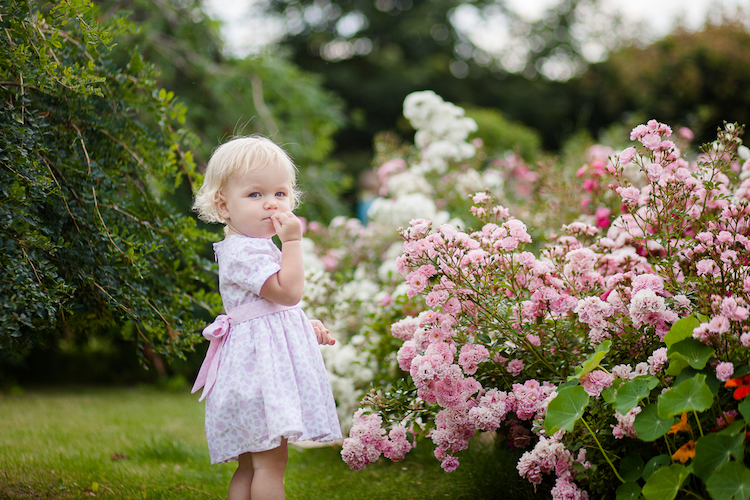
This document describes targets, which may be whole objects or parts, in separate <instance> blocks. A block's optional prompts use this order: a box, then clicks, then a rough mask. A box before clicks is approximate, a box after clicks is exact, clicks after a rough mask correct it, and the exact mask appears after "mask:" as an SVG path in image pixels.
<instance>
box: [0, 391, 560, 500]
mask: <svg viewBox="0 0 750 500" xmlns="http://www.w3.org/2000/svg"><path fill="white" fill-rule="evenodd" d="M339 452H340V448H339V447H333V446H326V447H321V448H308V449H298V448H295V447H290V450H289V466H288V467H287V473H286V480H285V484H286V492H287V498H288V499H290V500H293V499H305V500H307V499H352V500H355V499H356V500H359V499H363V500H368V499H372V500H375V499H393V498H397V499H440V498H451V499H482V498H485V499H488V500H489V499H492V498H503V499H520V498H527V497H528V498H530V497H531V494H530V493H531V492H532V490H530V488H529V485H528V483H525V482H524V481H521V480H520V479H519V478H518V475H517V474H516V472H515V460H517V457H512V456H508V455H498V453H497V452H496V451H495V450H494V447H492V446H486V445H477V446H474V447H473V448H472V449H471V450H469V451H467V452H464V453H462V454H460V455H459V458H460V459H461V463H462V465H461V467H459V469H458V471H456V472H454V473H452V474H447V473H445V472H443V471H442V469H440V465H439V462H438V461H437V460H435V459H434V458H433V457H432V456H431V449H429V447H428V446H427V445H425V446H420V447H418V448H417V449H416V450H413V451H412V452H410V454H409V455H408V456H407V459H406V460H404V461H403V462H399V463H393V462H390V461H388V460H386V459H384V458H381V459H380V460H379V461H378V462H377V463H375V464H371V465H370V466H369V467H368V468H367V469H365V470H364V471H360V472H354V471H351V470H350V469H349V468H348V466H347V465H346V464H345V463H344V462H343V461H342V460H341V457H340V455H339ZM234 468H235V466H234V465H232V464H224V465H215V466H211V465H210V464H209V459H208V449H207V446H206V438H205V435H204V433H203V404H202V403H198V395H197V394H195V395H191V394H188V391H187V390H185V391H182V392H179V393H172V392H161V391H158V390H155V389H151V388H81V389H71V388H65V389H43V390H33V391H27V392H26V393H24V394H21V395H15V396H3V395H0V499H38V498H53V499H70V498H90V497H100V498H112V499H210V498H217V499H219V498H226V490H227V486H228V484H229V479H230V478H231V476H232V473H233V472H234ZM545 496H547V495H545ZM535 498H539V497H538V496H535Z"/></svg>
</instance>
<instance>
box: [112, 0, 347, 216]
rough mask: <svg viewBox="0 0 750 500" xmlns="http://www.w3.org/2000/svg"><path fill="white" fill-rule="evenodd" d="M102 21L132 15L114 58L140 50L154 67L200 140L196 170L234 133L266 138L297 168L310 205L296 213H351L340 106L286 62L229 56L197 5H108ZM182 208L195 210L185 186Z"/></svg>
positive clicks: (193, 0)
mask: <svg viewBox="0 0 750 500" xmlns="http://www.w3.org/2000/svg"><path fill="white" fill-rule="evenodd" d="M101 7H102V14H103V16H104V17H111V16H114V15H117V14H118V13H121V14H120V15H127V18H128V19H129V20H131V21H132V22H133V23H134V25H135V26H136V27H137V29H135V30H131V31H128V32H125V33H123V34H122V35H120V37H118V39H117V42H118V43H119V47H116V48H115V49H114V51H113V53H112V57H113V58H114V59H115V60H116V61H118V62H120V63H122V64H126V63H127V59H128V58H129V57H130V56H129V55H128V51H127V50H123V49H122V48H135V49H137V50H138V52H139V53H140V54H141V57H142V58H143V59H144V60H145V61H148V62H149V63H151V64H153V65H154V67H155V69H156V72H157V73H156V79H157V82H158V84H159V85H160V86H162V87H164V88H166V89H169V90H171V91H173V92H174V93H175V95H176V96H178V99H179V101H180V102H181V103H184V104H185V105H186V106H187V111H186V113H185V127H186V128H188V129H190V130H191V131H192V132H193V133H194V134H195V135H196V136H197V137H198V138H199V141H198V142H197V143H196V147H195V148H194V152H195V155H196V163H197V165H198V169H199V170H200V169H201V168H202V165H203V164H204V163H205V162H206V161H207V160H208V158H209V156H210V154H211V151H212V150H213V149H214V148H215V147H216V146H218V145H219V144H220V143H221V142H224V141H226V140H227V139H228V138H230V137H231V136H233V135H237V134H252V133H257V134H262V135H265V136H268V137H271V138H273V139H274V140H275V141H276V142H278V143H280V144H283V145H284V146H285V148H286V149H287V150H288V151H289V152H290V154H291V155H292V157H293V158H294V160H295V163H297V165H298V166H299V168H300V175H299V183H300V185H301V187H302V189H303V190H304V191H305V193H306V196H305V203H303V204H302V206H301V207H300V210H299V214H300V215H302V216H303V217H306V218H308V219H314V220H320V221H328V220H330V219H331V218H332V217H334V216H335V215H339V214H341V213H343V212H344V211H345V210H346V208H345V207H344V206H343V204H342V203H341V201H340V199H339V195H340V192H341V190H342V189H345V188H346V187H347V186H348V185H349V184H350V181H349V180H348V178H347V175H346V172H345V170H344V168H343V166H342V165H341V164H337V163H335V162H333V161H331V160H330V158H329V154H330V152H331V151H332V150H333V149H334V147H335V144H334V139H333V136H334V133H335V132H336V131H337V130H338V129H339V128H340V127H341V126H342V125H343V123H344V117H343V113H342V107H343V103H342V102H341V100H340V99H339V98H338V97H336V96H335V95H334V94H333V93H332V92H330V91H329V90H325V89H323V88H322V86H321V85H320V77H319V76H317V75H314V74H312V73H310V72H306V71H303V70H301V69H300V68H298V67H297V66H296V65H294V64H293V63H291V62H290V61H289V60H288V59H287V58H285V57H284V56H283V55H281V54H279V53H276V52H273V51H269V52H268V53H266V54H261V55H255V56H252V57H246V58H235V57H231V56H228V55H226V54H225V52H224V50H223V48H224V42H223V40H222V39H221V37H220V36H219V25H218V23H217V22H216V21H213V20H211V19H210V18H209V17H208V16H207V15H206V14H205V12H204V10H203V5H202V2H201V1H200V0H185V1H181V2H168V1H165V0H156V1H151V0H103V1H101ZM179 194H180V197H181V199H180V200H179V201H180V203H178V205H179V206H182V207H183V208H187V207H189V206H190V205H191V203H190V202H189V199H190V197H191V195H192V193H191V192H190V190H189V189H187V186H185V187H183V189H182V190H180V192H179Z"/></svg>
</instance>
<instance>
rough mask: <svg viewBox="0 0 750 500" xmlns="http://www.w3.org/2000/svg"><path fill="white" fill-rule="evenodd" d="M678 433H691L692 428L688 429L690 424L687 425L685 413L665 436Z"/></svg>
mask: <svg viewBox="0 0 750 500" xmlns="http://www.w3.org/2000/svg"><path fill="white" fill-rule="evenodd" d="M680 431H685V432H689V433H691V434H692V433H693V428H692V427H690V424H689V423H687V412H683V413H682V416H681V417H680V422H679V423H677V424H674V425H673V426H672V427H671V428H670V429H669V432H667V434H677V433H678V432H680Z"/></svg>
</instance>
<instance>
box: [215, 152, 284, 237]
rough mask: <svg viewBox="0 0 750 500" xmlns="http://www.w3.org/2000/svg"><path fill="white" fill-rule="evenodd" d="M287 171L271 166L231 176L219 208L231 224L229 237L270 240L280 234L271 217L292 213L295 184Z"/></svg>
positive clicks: (220, 213)
mask: <svg viewBox="0 0 750 500" xmlns="http://www.w3.org/2000/svg"><path fill="white" fill-rule="evenodd" d="M289 181H290V179H289V174H288V173H287V171H286V169H284V168H282V167H280V166H277V165H269V166H266V167H263V168H262V169H261V170H255V171H251V172H246V173H244V174H239V175H236V176H233V177H230V178H229V180H228V181H227V185H226V187H225V188H224V189H223V190H222V192H221V198H220V201H219V203H218V204H217V205H216V208H217V210H218V212H219V215H221V216H222V217H223V218H224V220H225V221H226V223H227V231H226V234H227V236H230V235H233V234H241V235H245V236H252V237H254V238H270V237H272V236H273V235H274V234H276V230H275V229H274V227H273V222H271V218H270V217H271V215H273V214H275V213H277V212H288V211H290V210H291V194H292V192H291V189H292V188H291V185H290V182H289Z"/></svg>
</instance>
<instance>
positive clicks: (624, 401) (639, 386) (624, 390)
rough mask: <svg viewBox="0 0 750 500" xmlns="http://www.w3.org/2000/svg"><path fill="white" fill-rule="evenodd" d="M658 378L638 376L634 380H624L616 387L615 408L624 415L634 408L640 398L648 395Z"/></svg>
mask: <svg viewBox="0 0 750 500" xmlns="http://www.w3.org/2000/svg"><path fill="white" fill-rule="evenodd" d="M658 382H659V380H658V379H657V378H656V377H651V376H649V377H638V378H636V379H635V380H630V381H628V382H625V383H624V384H622V386H620V388H619V389H617V397H616V398H615V410H617V411H619V412H620V413H622V414H623V415H625V414H626V413H627V412H628V411H629V410H630V409H631V408H634V407H635V406H636V405H637V404H638V403H640V402H641V400H642V399H643V398H645V397H647V396H648V395H649V393H650V392H651V389H653V388H654V387H656V384H657V383H658Z"/></svg>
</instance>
